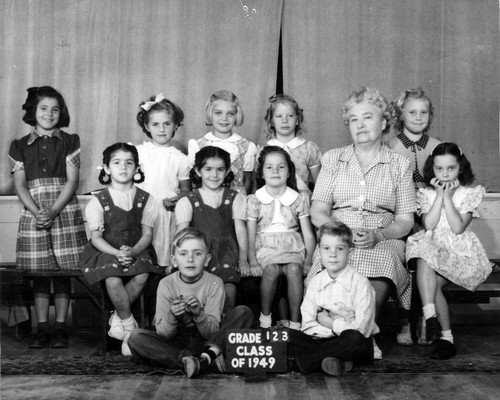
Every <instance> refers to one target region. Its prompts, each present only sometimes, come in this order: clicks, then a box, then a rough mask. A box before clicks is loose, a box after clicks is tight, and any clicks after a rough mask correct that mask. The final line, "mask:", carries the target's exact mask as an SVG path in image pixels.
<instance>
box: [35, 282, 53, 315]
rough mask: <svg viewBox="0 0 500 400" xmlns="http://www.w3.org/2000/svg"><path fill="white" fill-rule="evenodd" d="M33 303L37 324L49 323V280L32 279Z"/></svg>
mask: <svg viewBox="0 0 500 400" xmlns="http://www.w3.org/2000/svg"><path fill="white" fill-rule="evenodd" d="M33 301H34V303H35V313H36V320H37V322H38V324H39V325H40V324H41V323H44V322H49V306H50V278H35V279H33Z"/></svg>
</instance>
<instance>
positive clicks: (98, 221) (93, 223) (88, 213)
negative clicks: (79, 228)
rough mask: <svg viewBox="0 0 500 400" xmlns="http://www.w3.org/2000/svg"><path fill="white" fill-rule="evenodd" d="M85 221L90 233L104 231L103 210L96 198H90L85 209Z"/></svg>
mask: <svg viewBox="0 0 500 400" xmlns="http://www.w3.org/2000/svg"><path fill="white" fill-rule="evenodd" d="M85 219H86V221H87V224H88V226H89V230H90V232H92V231H99V230H103V229H104V209H103V208H102V206H101V203H99V200H98V199H97V197H95V196H94V197H92V198H91V199H90V201H89V202H88V204H87V207H85Z"/></svg>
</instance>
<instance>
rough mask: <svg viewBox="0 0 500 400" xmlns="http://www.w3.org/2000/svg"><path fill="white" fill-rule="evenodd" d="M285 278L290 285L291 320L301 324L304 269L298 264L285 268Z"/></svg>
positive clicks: (291, 264)
mask: <svg viewBox="0 0 500 400" xmlns="http://www.w3.org/2000/svg"><path fill="white" fill-rule="evenodd" d="M284 271H285V276H286V280H287V283H288V303H289V304H290V320H291V321H292V322H300V305H301V303H302V293H303V292H304V284H303V281H302V267H301V266H300V265H299V264H297V263H290V264H288V265H286V266H284Z"/></svg>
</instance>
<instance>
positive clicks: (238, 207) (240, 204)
mask: <svg viewBox="0 0 500 400" xmlns="http://www.w3.org/2000/svg"><path fill="white" fill-rule="evenodd" d="M233 219H241V220H243V221H246V220H247V199H246V197H245V196H244V195H242V194H241V193H237V194H236V196H235V198H234V201H233Z"/></svg>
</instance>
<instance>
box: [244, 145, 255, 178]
mask: <svg viewBox="0 0 500 400" xmlns="http://www.w3.org/2000/svg"><path fill="white" fill-rule="evenodd" d="M256 156H257V146H256V145H255V143H253V142H250V141H248V149H247V151H246V153H245V156H244V159H243V171H245V172H252V171H253V170H254V168H255V157H256Z"/></svg>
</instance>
